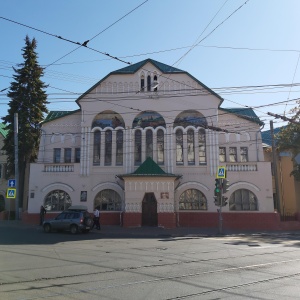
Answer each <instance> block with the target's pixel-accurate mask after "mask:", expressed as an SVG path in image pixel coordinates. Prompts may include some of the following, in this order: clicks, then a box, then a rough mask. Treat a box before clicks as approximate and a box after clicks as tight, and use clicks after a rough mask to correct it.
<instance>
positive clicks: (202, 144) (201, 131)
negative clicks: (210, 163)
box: [198, 128, 206, 165]
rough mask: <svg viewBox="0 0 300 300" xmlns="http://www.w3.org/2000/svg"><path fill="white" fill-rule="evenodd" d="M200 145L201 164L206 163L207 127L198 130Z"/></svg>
mask: <svg viewBox="0 0 300 300" xmlns="http://www.w3.org/2000/svg"><path fill="white" fill-rule="evenodd" d="M198 145H199V164H200V165H203V164H206V139H205V129H203V128H201V129H199V132H198Z"/></svg>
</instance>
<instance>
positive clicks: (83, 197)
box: [80, 191, 87, 202]
mask: <svg viewBox="0 0 300 300" xmlns="http://www.w3.org/2000/svg"><path fill="white" fill-rule="evenodd" d="M86 201H87V191H81V192H80V202H86Z"/></svg>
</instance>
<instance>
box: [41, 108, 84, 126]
mask: <svg viewBox="0 0 300 300" xmlns="http://www.w3.org/2000/svg"><path fill="white" fill-rule="evenodd" d="M78 111H80V109H77V110H73V111H50V112H49V114H48V115H47V117H46V118H45V120H44V121H43V122H42V124H44V123H47V122H51V121H53V120H56V119H59V118H62V117H65V116H68V115H71V114H74V113H76V112H78Z"/></svg>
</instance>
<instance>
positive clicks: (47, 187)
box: [42, 182, 75, 192]
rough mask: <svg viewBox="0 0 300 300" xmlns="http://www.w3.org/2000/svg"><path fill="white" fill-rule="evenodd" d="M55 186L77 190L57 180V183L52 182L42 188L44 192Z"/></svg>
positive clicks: (72, 190)
mask: <svg viewBox="0 0 300 300" xmlns="http://www.w3.org/2000/svg"><path fill="white" fill-rule="evenodd" d="M53 187H63V188H65V189H67V190H69V191H71V192H74V191H75V190H74V189H73V188H72V187H71V186H69V185H67V184H65V183H59V182H55V183H51V184H49V185H47V186H45V187H44V188H43V189H42V192H46V190H48V189H50V188H53Z"/></svg>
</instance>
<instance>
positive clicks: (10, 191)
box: [6, 188, 16, 199]
mask: <svg viewBox="0 0 300 300" xmlns="http://www.w3.org/2000/svg"><path fill="white" fill-rule="evenodd" d="M6 198H8V199H9V198H13V199H14V198H16V189H11V188H9V189H7V193H6Z"/></svg>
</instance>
